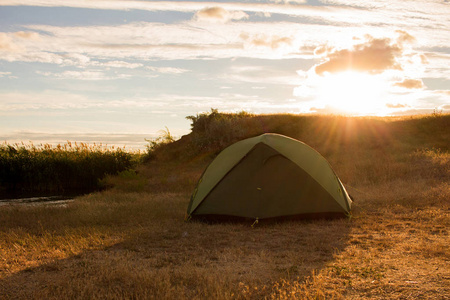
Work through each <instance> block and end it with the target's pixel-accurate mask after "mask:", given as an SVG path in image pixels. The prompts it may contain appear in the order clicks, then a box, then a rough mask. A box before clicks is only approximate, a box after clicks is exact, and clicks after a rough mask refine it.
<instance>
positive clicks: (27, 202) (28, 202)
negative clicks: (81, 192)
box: [0, 196, 74, 207]
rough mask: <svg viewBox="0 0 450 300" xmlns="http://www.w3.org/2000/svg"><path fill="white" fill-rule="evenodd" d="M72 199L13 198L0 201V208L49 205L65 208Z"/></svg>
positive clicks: (67, 197)
mask: <svg viewBox="0 0 450 300" xmlns="http://www.w3.org/2000/svg"><path fill="white" fill-rule="evenodd" d="M73 199H74V197H70V196H45V197H27V198H13V199H0V206H6V205H8V206H16V205H19V206H37V205H51V206H63V207H64V206H67V203H70V202H72V201H74V200H73Z"/></svg>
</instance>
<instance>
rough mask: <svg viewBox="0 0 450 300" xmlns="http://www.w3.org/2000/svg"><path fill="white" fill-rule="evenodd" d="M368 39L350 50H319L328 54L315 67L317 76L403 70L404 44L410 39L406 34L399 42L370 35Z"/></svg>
mask: <svg viewBox="0 0 450 300" xmlns="http://www.w3.org/2000/svg"><path fill="white" fill-rule="evenodd" d="M366 39H367V41H366V42H364V43H361V44H356V45H354V46H353V47H352V48H350V49H342V50H336V49H333V50H332V51H331V52H328V49H319V50H318V52H319V53H324V52H326V54H325V57H326V59H327V60H326V61H325V62H323V63H320V64H318V65H316V66H315V72H316V74H318V75H323V74H324V73H338V72H342V71H350V70H354V71H360V72H361V71H362V72H368V73H371V74H379V73H382V72H383V71H385V70H402V66H401V64H400V62H399V58H400V57H401V56H402V54H403V46H402V44H403V43H404V42H405V41H407V40H409V39H410V38H409V37H408V36H407V35H406V34H404V35H401V37H399V39H398V40H391V39H389V38H373V37H372V36H369V35H367V36H366ZM400 40H401V41H400Z"/></svg>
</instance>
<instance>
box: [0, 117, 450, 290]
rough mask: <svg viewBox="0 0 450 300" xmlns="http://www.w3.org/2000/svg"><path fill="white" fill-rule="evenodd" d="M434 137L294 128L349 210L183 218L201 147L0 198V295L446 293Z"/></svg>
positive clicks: (444, 210) (440, 172) (441, 152)
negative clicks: (74, 189)
mask: <svg viewBox="0 0 450 300" xmlns="http://www.w3.org/2000/svg"><path fill="white" fill-rule="evenodd" d="M417 120H419V121H420V120H421V119H420V118H419V119H417ZM394 125H395V124H394ZM388 129H389V127H388ZM386 134H387V135H389V131H387V132H386ZM430 134H432V133H430ZM387 135H386V136H387ZM447 137H448V135H447V136H444V137H442V136H440V137H437V138H436V140H437V142H433V140H432V139H431V138H430V139H429V140H428V141H427V144H423V143H422V141H421V142H420V143H415V142H414V141H415V140H414V136H413V137H411V136H407V135H405V139H404V140H389V139H384V140H383V142H380V144H377V143H372V142H371V141H369V142H368V141H361V140H359V139H358V140H350V141H348V143H339V145H340V146H339V147H337V146H336V144H334V146H333V144H332V143H328V144H327V143H325V142H323V141H324V140H322V139H321V137H320V136H317V135H316V136H314V135H311V136H310V137H304V138H303V140H305V141H306V142H307V143H308V144H311V145H313V146H315V147H316V149H318V150H319V152H321V153H322V154H324V156H325V157H326V158H327V159H328V160H329V161H330V163H331V165H332V166H333V167H334V168H335V169H336V171H337V173H338V175H339V176H340V177H341V179H342V180H343V181H344V184H346V185H347V187H348V190H349V192H350V193H351V194H352V195H353V196H354V197H355V198H356V201H355V202H354V206H353V215H352V218H351V219H340V220H331V221H326V220H317V221H304V222H285V223H275V224H273V223H272V224H264V223H260V224H259V225H258V226H256V227H254V228H252V227H250V225H251V224H247V223H238V224H214V225H206V224H203V223H197V222H188V223H186V222H184V221H183V218H184V214H185V211H186V207H187V204H188V201H189V196H190V192H191V191H192V189H193V187H194V186H195V183H196V180H197V179H198V178H199V176H200V174H201V172H202V171H203V169H204V167H205V166H206V165H207V163H208V162H209V161H210V157H207V156H206V157H202V158H196V159H195V160H191V161H185V162H182V163H179V162H172V163H161V162H153V163H150V164H148V165H145V166H142V167H141V169H140V170H138V171H139V172H138V174H137V175H135V174H131V175H129V176H128V177H127V178H122V179H117V178H111V179H109V180H110V181H111V183H112V184H115V185H116V187H115V188H114V189H112V190H109V191H105V192H102V193H96V194H92V195H87V196H84V197H81V198H79V199H77V200H76V201H75V202H73V203H71V204H69V205H68V206H67V207H65V208H62V207H58V208H57V207H54V208H48V207H47V208H44V207H34V208H18V207H1V208H0V298H1V299H3V298H4V299H31V298H34V299H449V298H450V239H449V232H448V231H449V228H450V203H449V202H450V201H449V199H450V180H449V179H450V155H449V153H448V147H447V148H446V149H445V148H443V147H442V142H441V139H442V138H444V139H445V138H447ZM447 141H448V140H447ZM434 145H436V146H435V147H434ZM333 147H334V149H333Z"/></svg>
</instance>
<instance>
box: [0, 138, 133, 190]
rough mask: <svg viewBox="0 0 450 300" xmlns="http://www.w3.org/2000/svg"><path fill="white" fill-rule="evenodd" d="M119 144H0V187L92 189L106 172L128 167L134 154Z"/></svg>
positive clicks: (8, 188)
mask: <svg viewBox="0 0 450 300" xmlns="http://www.w3.org/2000/svg"><path fill="white" fill-rule="evenodd" d="M133 156H134V155H133V154H132V153H128V152H126V151H125V150H124V149H121V148H113V147H110V148H105V147H102V146H101V145H87V144H84V143H80V144H77V143H74V144H72V143H70V142H68V143H66V144H64V145H58V146H56V147H52V146H51V145H48V144H46V145H40V146H34V145H33V144H28V145H27V144H15V145H10V144H6V143H5V144H2V145H0V191H1V190H3V191H6V192H10V191H14V192H16V193H18V192H34V193H43V192H64V191H76V190H92V189H98V188H99V187H100V185H99V180H100V179H102V178H103V177H104V176H105V175H107V174H117V173H118V172H121V171H124V170H127V169H129V168H132V167H133V166H134V165H135V162H134V160H135V158H134V157H133Z"/></svg>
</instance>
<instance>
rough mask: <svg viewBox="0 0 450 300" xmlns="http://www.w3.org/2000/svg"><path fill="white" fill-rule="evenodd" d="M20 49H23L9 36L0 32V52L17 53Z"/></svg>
mask: <svg viewBox="0 0 450 300" xmlns="http://www.w3.org/2000/svg"><path fill="white" fill-rule="evenodd" d="M20 49H21V48H20V47H19V46H18V45H17V44H16V43H14V42H13V40H12V39H11V37H10V36H9V35H8V34H6V33H4V32H0V50H4V51H16V50H20Z"/></svg>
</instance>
